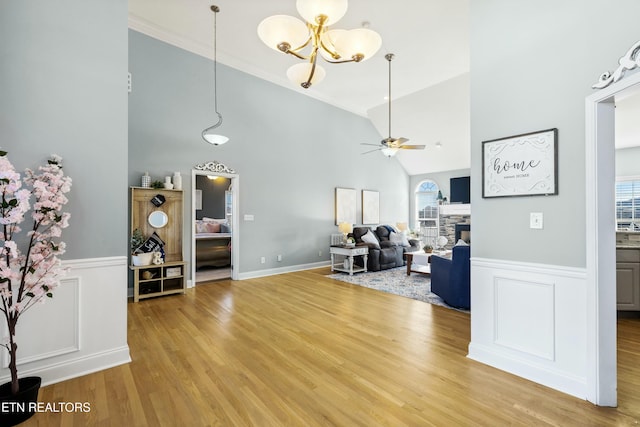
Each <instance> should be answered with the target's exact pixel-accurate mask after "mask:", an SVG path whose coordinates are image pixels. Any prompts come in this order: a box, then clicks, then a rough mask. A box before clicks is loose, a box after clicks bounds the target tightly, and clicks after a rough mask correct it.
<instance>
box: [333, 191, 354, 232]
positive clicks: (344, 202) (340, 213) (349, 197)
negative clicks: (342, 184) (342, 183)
mask: <svg viewBox="0 0 640 427" xmlns="http://www.w3.org/2000/svg"><path fill="white" fill-rule="evenodd" d="M341 222H348V223H349V224H355V223H356V190H355V189H353V188H338V187H336V225H338V224H340V223H341Z"/></svg>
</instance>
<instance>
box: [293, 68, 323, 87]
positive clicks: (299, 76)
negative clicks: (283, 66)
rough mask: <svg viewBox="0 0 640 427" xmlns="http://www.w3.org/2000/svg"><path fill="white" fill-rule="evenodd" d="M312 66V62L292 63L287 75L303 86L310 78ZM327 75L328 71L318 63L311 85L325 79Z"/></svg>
mask: <svg viewBox="0 0 640 427" xmlns="http://www.w3.org/2000/svg"><path fill="white" fill-rule="evenodd" d="M312 66H313V64H311V63H310V62H300V63H298V64H295V65H292V66H291V67H289V69H288V70H287V77H289V80H291V81H292V82H293V83H295V84H296V85H297V86H302V85H303V84H304V83H306V82H307V80H308V79H309V75H310V74H311V67H312ZM325 75H326V72H325V71H324V68H322V67H321V66H319V65H316V69H315V71H314V73H313V78H312V79H311V85H312V86H313V85H315V84H318V83H320V82H321V81H322V80H323V79H324V76H325ZM303 87H304V86H303ZM305 89H306V88H305Z"/></svg>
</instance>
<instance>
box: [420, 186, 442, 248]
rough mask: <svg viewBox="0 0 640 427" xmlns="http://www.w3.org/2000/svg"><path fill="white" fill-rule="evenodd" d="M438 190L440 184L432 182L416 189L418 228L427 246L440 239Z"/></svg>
mask: <svg viewBox="0 0 640 427" xmlns="http://www.w3.org/2000/svg"><path fill="white" fill-rule="evenodd" d="M438 190H439V189H438V184H436V183H435V182H433V181H430V180H427V181H422V182H421V183H420V184H419V185H418V188H417V189H416V228H417V229H418V230H420V237H421V240H422V242H423V243H425V244H426V243H430V244H433V242H435V239H436V238H437V237H438V228H439V226H440V224H439V221H438ZM432 241H433V242H432Z"/></svg>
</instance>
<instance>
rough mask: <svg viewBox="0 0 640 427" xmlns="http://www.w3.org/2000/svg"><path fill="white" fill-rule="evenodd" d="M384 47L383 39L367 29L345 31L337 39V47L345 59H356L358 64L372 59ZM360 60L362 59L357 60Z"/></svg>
mask: <svg viewBox="0 0 640 427" xmlns="http://www.w3.org/2000/svg"><path fill="white" fill-rule="evenodd" d="M380 46H382V37H380V35H379V34H378V33H376V32H375V31H371V30H368V29H366V28H356V29H353V30H349V31H345V32H344V34H340V35H339V36H338V37H337V40H336V43H335V47H336V50H337V51H338V52H339V53H340V56H342V57H344V58H350V59H354V60H355V61H356V62H360V61H366V60H367V59H369V58H371V57H372V56H373V55H375V53H376V52H377V51H378V50H379V49H380ZM356 57H357V58H360V59H356Z"/></svg>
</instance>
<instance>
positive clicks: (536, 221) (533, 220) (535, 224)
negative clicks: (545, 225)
mask: <svg viewBox="0 0 640 427" xmlns="http://www.w3.org/2000/svg"><path fill="white" fill-rule="evenodd" d="M529 228H535V229H539V230H541V229H542V212H531V213H530V214H529Z"/></svg>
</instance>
